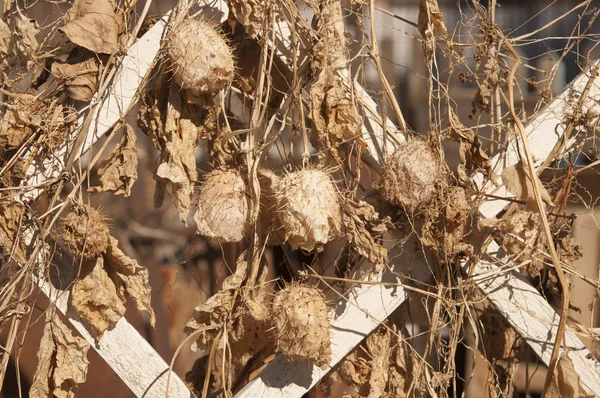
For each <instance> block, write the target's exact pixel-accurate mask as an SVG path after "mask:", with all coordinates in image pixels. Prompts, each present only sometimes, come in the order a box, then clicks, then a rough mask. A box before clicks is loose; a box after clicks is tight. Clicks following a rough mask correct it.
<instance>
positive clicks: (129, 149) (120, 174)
mask: <svg viewBox="0 0 600 398" xmlns="http://www.w3.org/2000/svg"><path fill="white" fill-rule="evenodd" d="M136 142H137V136H136V135H135V131H134V130H133V128H132V127H131V126H130V125H129V124H127V123H125V125H124V126H123V138H122V139H121V142H120V143H119V145H118V146H117V147H115V149H114V150H113V151H112V153H111V154H110V156H109V157H108V159H106V160H105V161H103V162H102V163H101V164H100V169H99V170H98V175H99V176H100V183H101V184H102V186H100V187H93V188H92V189H91V191H93V192H107V191H108V192H113V193H114V194H115V195H123V196H125V197H128V196H129V195H130V194H131V187H132V186H133V184H134V183H135V181H136V180H137V176H138V175H137V165H138V159H137V149H136Z"/></svg>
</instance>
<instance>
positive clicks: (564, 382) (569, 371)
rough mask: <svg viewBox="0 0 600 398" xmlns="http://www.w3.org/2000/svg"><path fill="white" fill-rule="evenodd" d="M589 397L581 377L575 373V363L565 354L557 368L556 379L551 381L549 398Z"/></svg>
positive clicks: (547, 394) (547, 395)
mask: <svg viewBox="0 0 600 398" xmlns="http://www.w3.org/2000/svg"><path fill="white" fill-rule="evenodd" d="M588 396H589V395H588V394H587V393H586V392H585V390H584V389H583V387H582V386H581V382H580V377H579V375H578V374H577V371H575V367H574V366H573V361H571V358H569V355H568V354H564V355H563V356H562V357H561V358H560V360H559V361H558V364H557V366H556V371H555V374H554V377H553V378H552V380H551V381H550V385H549V386H548V390H547V391H546V397H547V398H564V397H570V398H585V397H588Z"/></svg>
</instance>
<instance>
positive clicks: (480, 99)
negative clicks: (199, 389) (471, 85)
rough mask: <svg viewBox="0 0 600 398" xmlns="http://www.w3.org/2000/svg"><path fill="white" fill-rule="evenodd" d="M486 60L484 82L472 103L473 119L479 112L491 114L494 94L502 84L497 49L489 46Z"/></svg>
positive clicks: (481, 83) (471, 115) (480, 84)
mask: <svg viewBox="0 0 600 398" xmlns="http://www.w3.org/2000/svg"><path fill="white" fill-rule="evenodd" d="M486 58H487V60H486V63H485V64H484V65H483V81H481V82H480V83H479V88H478V90H477V93H475V97H473V101H471V106H472V110H471V114H470V115H469V117H473V116H474V115H475V114H476V113H477V111H482V112H487V113H490V106H491V98H492V94H493V93H494V91H495V90H496V88H497V87H498V85H499V84H500V66H499V64H498V57H497V56H496V47H494V46H489V48H488V50H487V53H486Z"/></svg>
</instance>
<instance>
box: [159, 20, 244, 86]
mask: <svg viewBox="0 0 600 398" xmlns="http://www.w3.org/2000/svg"><path fill="white" fill-rule="evenodd" d="M167 55H168V57H169V59H170V61H171V65H172V67H173V74H174V75H175V80H176V81H177V83H178V84H179V86H181V88H182V89H184V90H189V91H190V92H192V93H193V94H203V93H213V92H216V91H219V90H220V89H222V88H223V87H225V86H227V85H228V84H230V83H231V82H232V80H233V73H234V64H233V55H232V54H231V49H230V48H229V46H228V45H227V42H226V41H225V39H224V38H223V37H222V36H221V35H220V34H219V33H218V32H217V31H216V30H215V28H214V27H213V26H211V25H210V24H208V23H206V22H203V21H200V20H198V19H188V20H186V21H184V22H182V23H181V24H179V25H178V26H177V27H175V29H173V31H172V32H171V34H170V35H169V38H168V40H167Z"/></svg>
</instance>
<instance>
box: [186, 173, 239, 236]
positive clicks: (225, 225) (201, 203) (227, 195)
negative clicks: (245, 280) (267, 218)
mask: <svg viewBox="0 0 600 398" xmlns="http://www.w3.org/2000/svg"><path fill="white" fill-rule="evenodd" d="M248 214H249V209H248V196H247V187H246V182H245V181H244V178H243V177H242V175H241V174H240V172H239V171H237V170H222V169H217V170H213V171H211V172H210V173H209V174H207V175H206V178H205V180H204V183H203V184H202V186H201V188H200V195H199V197H198V206H197V209H196V214H195V215H194V220H195V221H196V231H197V232H198V233H199V234H201V235H204V236H206V237H208V238H211V239H215V240H217V241H219V242H239V241H240V240H242V239H243V238H244V235H245V232H246V231H247V230H248V224H249V221H248Z"/></svg>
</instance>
